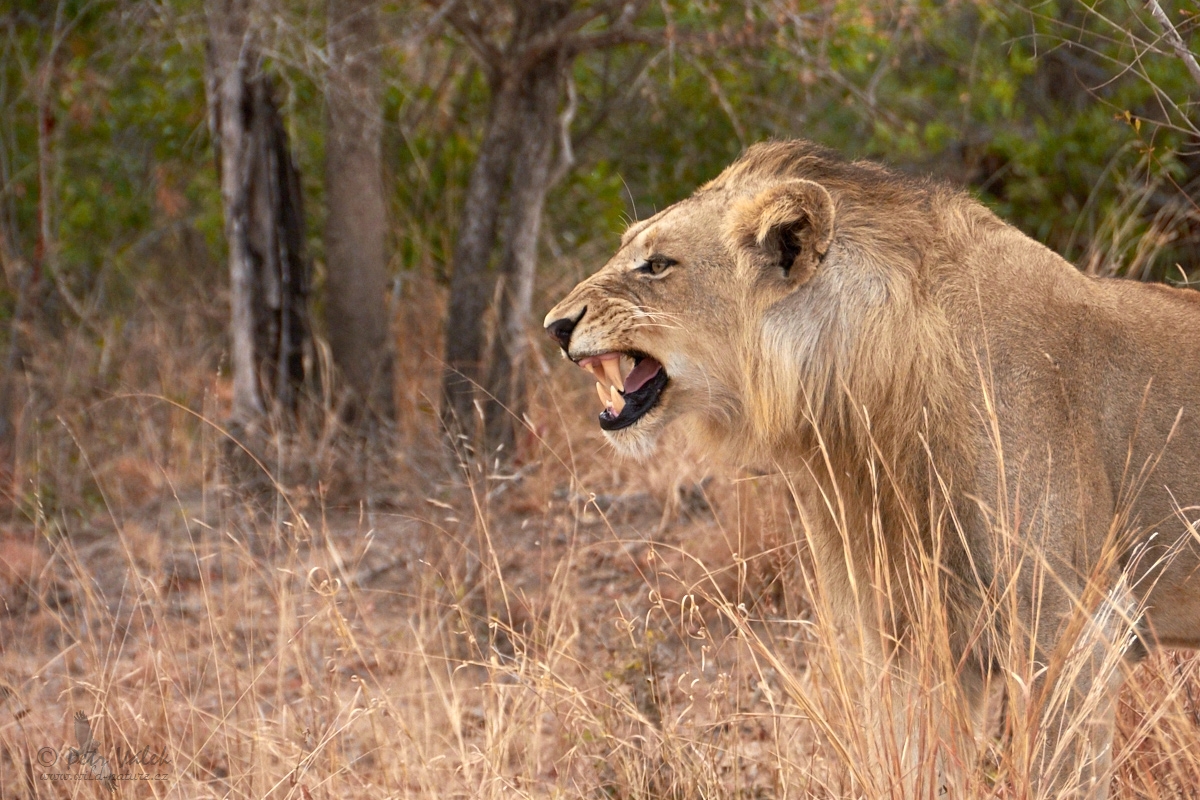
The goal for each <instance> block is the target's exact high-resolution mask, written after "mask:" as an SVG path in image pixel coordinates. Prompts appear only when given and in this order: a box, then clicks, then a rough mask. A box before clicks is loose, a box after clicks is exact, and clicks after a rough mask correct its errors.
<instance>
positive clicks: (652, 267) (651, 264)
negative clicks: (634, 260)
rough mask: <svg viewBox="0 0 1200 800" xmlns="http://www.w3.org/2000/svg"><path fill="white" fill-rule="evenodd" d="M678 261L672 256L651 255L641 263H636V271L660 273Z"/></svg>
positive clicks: (652, 273) (647, 273) (650, 273)
mask: <svg viewBox="0 0 1200 800" xmlns="http://www.w3.org/2000/svg"><path fill="white" fill-rule="evenodd" d="M678 263H679V262H678V261H676V260H675V259H673V258H667V257H666V256H660V255H653V256H650V257H649V258H647V259H646V260H645V261H643V262H642V263H641V264H638V267H637V270H636V271H637V272H641V273H643V274H646V275H662V274H663V273H664V272H666V271H667V270H668V269H670V268H671V267H673V266H675V265H676V264H678Z"/></svg>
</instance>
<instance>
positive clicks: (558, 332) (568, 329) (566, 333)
mask: <svg viewBox="0 0 1200 800" xmlns="http://www.w3.org/2000/svg"><path fill="white" fill-rule="evenodd" d="M586 313H587V308H586V307H585V308H584V309H583V310H582V311H580V312H579V316H577V317H575V318H574V319H571V318H570V317H563V318H562V319H556V320H554V321H553V322H550V323H547V324H546V333H548V334H550V337H551V338H552V339H554V341H556V342H558V346H559V347H561V348H562V349H563V352H564V353H565V352H567V350H568V348H569V347H570V346H571V333H572V332H573V331H574V330H575V326H576V325H578V324H579V320H581V319H583V315H584V314H586Z"/></svg>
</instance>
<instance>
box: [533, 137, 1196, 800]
mask: <svg viewBox="0 0 1200 800" xmlns="http://www.w3.org/2000/svg"><path fill="white" fill-rule="evenodd" d="M655 254H657V255H662V256H666V257H668V258H670V259H673V260H674V261H675V262H677V264H676V265H675V266H674V267H672V268H671V270H670V271H669V272H668V273H667V274H664V275H661V276H656V277H655V278H654V279H650V278H648V277H647V276H646V275H645V274H644V272H639V271H637V269H636V267H637V266H638V265H639V264H640V263H642V262H643V261H644V260H645V259H646V258H647V257H648V256H650V255H655ZM562 318H571V319H575V318H579V321H578V324H577V325H576V327H575V329H574V332H573V334H572V337H571V342H570V355H571V356H572V357H573V358H580V357H584V356H587V355H594V354H599V353H604V352H608V351H612V350H621V351H636V352H642V353H647V354H649V355H652V356H653V357H654V358H656V359H658V360H659V361H660V362H661V363H662V364H663V365H664V366H665V368H666V370H667V373H668V375H669V377H670V382H669V383H668V385H667V388H666V390H665V391H664V393H663V396H662V399H661V402H660V404H659V406H658V407H656V408H655V409H653V410H652V411H651V412H650V413H649V414H647V416H646V417H645V418H643V419H642V420H640V421H639V422H638V423H637V424H635V425H633V426H632V427H630V428H628V429H626V430H623V431H618V432H616V433H614V434H611V435H610V439H611V440H612V442H613V444H614V445H615V446H616V447H617V448H618V449H620V450H623V451H625V452H628V453H631V454H635V455H638V456H646V455H648V454H650V453H651V452H652V451H653V448H654V444H655V442H656V441H657V438H658V436H659V435H660V434H661V432H662V429H663V428H664V427H665V426H666V425H668V424H669V423H670V422H671V421H672V420H678V421H679V422H680V424H681V425H682V426H683V427H684V429H685V431H686V433H687V435H688V436H689V437H690V438H691V439H692V440H693V441H695V442H696V443H698V444H700V445H702V446H706V447H708V448H709V449H712V450H714V451H718V452H719V453H721V454H723V455H724V456H725V457H726V458H729V459H731V460H733V461H736V462H740V463H753V464H758V465H778V466H779V467H780V468H782V469H783V470H784V471H786V472H789V473H790V474H792V475H793V476H797V482H798V483H800V484H801V486H802V498H801V499H802V501H803V504H804V505H805V506H806V508H805V509H804V510H805V513H806V520H807V524H810V525H811V526H812V527H813V528H814V531H815V532H814V533H813V534H812V536H811V541H812V543H813V547H814V551H815V552H814V556H815V558H816V561H817V563H818V568H819V569H821V570H824V572H825V573H826V574H825V581H824V585H825V586H827V587H828V588H829V591H831V592H832V593H833V594H834V595H835V597H834V598H833V599H834V602H835V604H836V605H838V606H839V607H840V608H841V609H842V610H843V613H844V614H845V616H846V617H847V618H848V619H849V618H853V617H855V616H856V615H858V616H861V615H863V614H868V615H870V612H869V611H867V610H866V609H867V607H868V606H870V605H871V602H869V601H866V600H864V598H863V597H862V596H861V593H860V594H859V595H855V592H854V591H853V589H852V587H854V586H856V585H857V586H860V587H861V586H863V585H868V584H872V585H874V587H875V589H876V590H881V587H880V586H879V584H880V576H879V573H878V570H877V569H876V567H877V565H878V564H879V563H883V564H885V565H887V566H886V569H887V573H888V574H887V576H886V580H884V581H882V582H883V583H886V584H887V592H888V593H889V595H890V597H889V598H888V605H889V607H890V608H891V611H890V612H889V613H888V614H887V615H885V618H879V617H878V616H877V615H876V616H874V617H873V618H872V619H871V620H870V624H871V625H873V626H875V627H876V629H877V630H878V631H879V633H880V636H881V640H880V641H887V642H893V643H896V642H900V643H901V646H902V642H903V638H904V635H905V627H906V625H907V624H908V622H909V621H910V618H911V615H912V614H915V613H917V609H916V606H917V605H919V601H920V598H921V596H922V591H923V587H920V586H914V585H912V575H913V574H914V573H913V570H912V569H911V564H912V561H913V559H914V558H917V559H920V558H922V557H923V558H926V559H930V558H932V559H936V560H937V562H938V564H939V568H940V570H941V572H944V573H945V574H946V575H948V576H949V577H948V579H947V580H946V583H945V586H944V588H943V589H941V590H940V591H941V594H942V600H943V602H944V603H945V606H946V609H947V612H948V614H949V620H950V622H949V634H950V637H951V639H952V640H954V641H952V643H951V644H952V647H953V648H954V649H955V651H956V652H957V653H959V654H961V655H962V656H963V657H964V658H965V659H966V661H967V662H969V663H972V664H974V665H975V667H973V669H976V670H977V671H979V672H981V673H982V672H986V671H987V670H988V669H990V668H991V665H992V664H994V663H995V662H996V660H997V659H998V658H999V657H1000V655H999V653H998V652H996V650H997V649H998V648H997V646H995V645H993V644H990V642H994V641H997V640H998V638H999V637H1001V636H1005V635H1006V636H1012V635H1017V633H1018V632H1017V631H1016V630H1015V629H1016V628H1023V629H1025V630H1028V631H1030V633H1029V635H1030V636H1032V637H1033V640H1034V642H1033V646H1032V652H1034V653H1035V654H1036V656H1035V657H1036V658H1037V659H1040V660H1042V661H1045V660H1048V659H1050V657H1051V654H1052V653H1053V652H1055V651H1056V648H1058V649H1061V647H1062V646H1063V644H1062V643H1063V641H1065V640H1066V639H1067V638H1069V637H1070V636H1074V635H1075V633H1076V632H1077V630H1078V626H1077V625H1076V626H1074V627H1072V624H1070V620H1071V619H1073V618H1075V617H1078V616H1079V615H1078V613H1077V612H1079V611H1080V609H1083V610H1084V611H1088V610H1089V609H1091V608H1094V607H1097V605H1096V603H1095V602H1093V600H1094V598H1095V597H1103V596H1104V595H1105V593H1106V592H1110V589H1111V588H1112V587H1114V586H1117V585H1118V584H1119V585H1120V586H1129V587H1131V589H1130V592H1131V593H1132V600H1131V602H1133V603H1134V604H1136V605H1137V606H1138V607H1139V608H1141V609H1143V610H1144V615H1143V617H1142V618H1141V622H1140V625H1139V627H1138V630H1137V633H1138V635H1139V636H1140V637H1141V645H1139V650H1140V647H1141V646H1153V645H1155V644H1164V645H1168V646H1177V647H1179V646H1182V647H1193V648H1194V647H1197V646H1200V579H1197V578H1196V577H1195V575H1196V574H1197V572H1198V570H1200V536H1197V535H1196V534H1195V533H1194V532H1193V529H1192V526H1191V524H1190V523H1189V521H1188V520H1189V519H1195V518H1197V517H1198V516H1200V294H1197V293H1196V292H1193V291H1190V290H1180V289H1170V288H1167V287H1162V286H1146V285H1141V284H1136V283H1133V282H1130V281H1118V280H1101V279H1095V278H1090V277H1087V276H1084V275H1083V274H1081V273H1079V272H1078V271H1077V270H1076V269H1074V268H1073V267H1072V266H1071V265H1069V264H1068V263H1066V262H1065V261H1064V260H1063V259H1061V258H1060V257H1059V256H1057V255H1056V254H1054V253H1053V252H1051V251H1050V250H1048V249H1046V248H1045V247H1043V246H1042V245H1040V244H1038V243H1037V242H1035V241H1033V240H1031V239H1029V238H1028V237H1026V236H1025V235H1023V234H1021V233H1020V232H1019V231H1017V230H1016V229H1015V228H1013V227H1012V226H1010V225H1007V224H1006V223H1004V222H1003V221H1001V220H1000V219H999V218H997V217H996V216H995V215H994V214H992V213H991V212H990V211H988V210H987V209H986V208H984V207H983V206H982V205H980V204H979V203H978V202H976V201H974V200H973V199H971V198H970V197H969V196H967V195H966V194H964V193H962V192H960V191H957V190H954V189H952V188H949V187H946V186H943V185H941V184H938V183H934V182H929V181H921V180H915V179H911V178H908V177H903V176H900V175H898V174H896V173H893V172H891V171H889V170H887V169H885V168H883V167H880V166H878V165H875V164H871V163H865V162H852V163H851V162H846V161H843V160H841V159H840V158H838V157H837V156H835V155H834V154H832V153H830V152H828V151H826V150H823V149H822V148H819V147H817V146H815V145H812V144H809V143H806V142H776V143H770V144H764V145H756V146H755V147H752V148H751V149H750V150H749V151H747V153H746V154H745V155H744V156H743V157H742V158H741V159H739V160H738V161H737V162H736V163H734V164H733V165H732V166H730V167H729V168H728V169H726V170H725V171H724V172H723V173H722V174H721V175H720V176H719V177H717V178H716V179H715V180H713V181H711V182H710V183H708V184H706V185H705V186H703V187H701V188H700V189H699V190H697V192H696V193H695V194H694V195H693V196H692V197H690V198H687V199H686V200H684V201H682V202H680V203H678V204H676V205H674V206H671V207H670V208H668V209H666V210H665V211H663V212H661V213H659V214H657V215H655V216H654V217H652V218H651V219H649V220H646V221H643V222H639V223H636V224H635V225H633V226H631V228H630V229H629V230H628V231H627V232H626V234H625V236H624V237H623V238H622V242H621V248H620V250H619V251H618V252H617V254H616V255H615V256H614V257H613V259H612V260H611V261H610V262H609V263H608V264H607V265H606V266H605V267H604V268H602V269H601V270H600V271H599V272H597V273H596V274H595V275H593V276H592V277H590V278H588V279H587V280H585V281H583V282H582V283H581V284H579V286H577V287H576V288H575V289H574V290H573V291H572V292H571V293H570V294H569V295H568V297H567V298H566V299H564V300H563V301H562V302H561V303H560V304H559V305H558V306H556V307H555V308H554V309H553V310H552V311H551V312H550V314H549V315H548V316H547V323H550V322H552V321H554V320H557V319H562ZM831 497H836V498H837V504H836V510H831V509H833V508H834V506H833V505H832V504H831V502H830V500H829V498H831ZM848 553H850V554H852V555H851V556H847V554H848ZM1031 565H1032V566H1031ZM1034 566H1036V567H1037V568H1038V569H1034ZM1039 570H1041V572H1044V573H1047V574H1051V575H1052V576H1053V580H1052V581H1048V582H1046V583H1045V585H1042V584H1037V585H1034V583H1033V578H1032V577H1031V575H1033V574H1034V573H1038V572H1039ZM1097 587H1098V588H1097ZM998 592H1009V593H1010V594H1011V596H1012V597H1014V598H1015V600H1013V607H1014V608H1016V612H1015V613H1013V614H1010V615H1009V618H1008V619H1007V621H1006V622H1005V623H997V624H996V625H993V626H992V629H991V630H990V632H989V633H988V634H987V635H982V636H981V635H978V631H979V620H981V619H984V618H989V619H991V618H992V617H993V616H995V615H993V614H990V613H989V612H988V610H987V608H986V607H985V603H986V602H987V598H989V597H992V598H993V599H994V598H995V595H996V594H997V593H998ZM1089 598H1092V599H1089ZM1089 603H1091V605H1088V604H1089ZM1096 613H1097V614H1099V612H1098V611H1097V612H1096ZM1097 618H1099V617H1097ZM1106 619H1107V618H1106ZM1004 625H1007V626H1008V629H1007V630H1004V631H997V630H996V628H997V627H1004ZM1068 644H1069V643H1068ZM968 671H969V670H968ZM1085 688H1086V687H1083V688H1081V691H1083V690H1084V689H1085ZM1097 725H1098V726H1099V727H1100V733H1099V734H1098V738H1097V740H1096V742H1098V744H1097V743H1096V742H1093V745H1095V747H1098V748H1099V749H1100V750H1103V746H1104V744H1105V737H1111V719H1106V720H1101V721H1100V722H1098V723H1097ZM1081 752H1082V751H1081ZM1081 758H1084V759H1085V760H1086V759H1087V758H1090V759H1091V760H1089V761H1088V762H1087V763H1086V764H1085V763H1080V764H1077V765H1072V764H1071V763H1070V761H1069V760H1068V762H1067V766H1066V767H1064V768H1063V770H1062V774H1060V775H1058V776H1049V777H1048V778H1047V780H1050V781H1052V782H1060V781H1061V780H1062V779H1063V778H1062V775H1065V774H1066V773H1068V772H1071V771H1076V772H1079V771H1083V772H1085V773H1087V774H1088V775H1090V776H1091V778H1090V779H1089V780H1090V781H1091V782H1090V783H1089V782H1087V781H1084V782H1083V783H1082V784H1080V785H1081V786H1083V788H1081V789H1079V790H1078V791H1079V792H1080V793H1082V794H1087V795H1090V796H1102V795H1103V794H1104V786H1103V780H1104V774H1105V773H1104V769H1105V767H1106V762H1105V760H1104V759H1105V756H1103V754H1101V755H1096V754H1095V753H1093V755H1092V756H1091V757H1086V756H1081ZM1089 771H1090V772H1089Z"/></svg>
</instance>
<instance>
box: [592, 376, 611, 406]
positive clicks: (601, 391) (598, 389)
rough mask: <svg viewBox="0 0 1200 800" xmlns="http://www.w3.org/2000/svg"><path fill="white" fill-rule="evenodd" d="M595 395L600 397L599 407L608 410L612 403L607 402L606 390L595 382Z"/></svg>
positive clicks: (602, 385) (601, 384)
mask: <svg viewBox="0 0 1200 800" xmlns="http://www.w3.org/2000/svg"><path fill="white" fill-rule="evenodd" d="M596 394H598V395H600V405H602V406H604V407H605V408H608V407H609V406H611V405H612V403H610V402H609V400H608V390H607V389H605V388H604V384H603V383H600V382H599V381H596Z"/></svg>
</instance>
